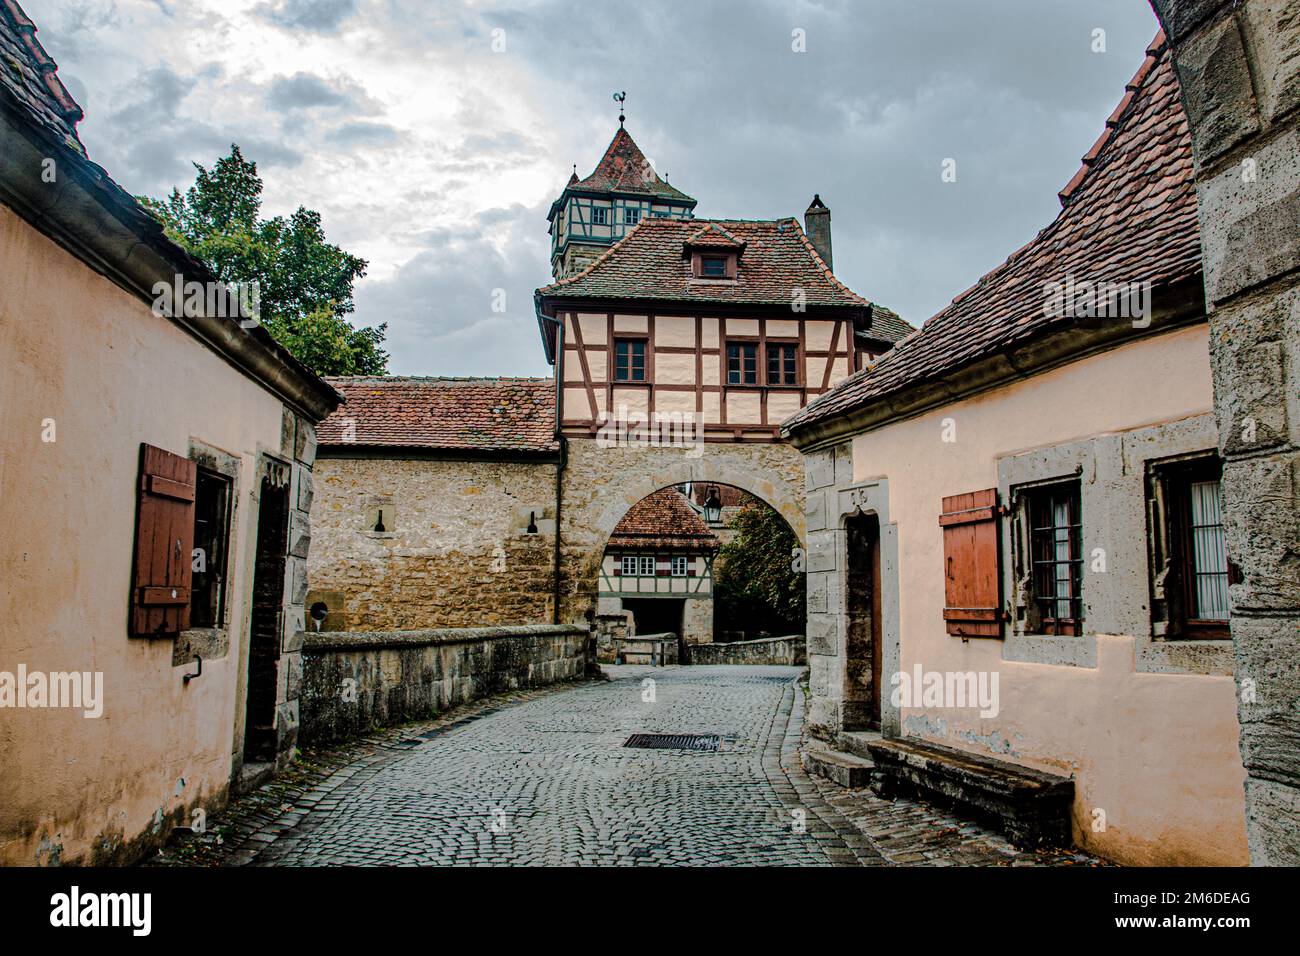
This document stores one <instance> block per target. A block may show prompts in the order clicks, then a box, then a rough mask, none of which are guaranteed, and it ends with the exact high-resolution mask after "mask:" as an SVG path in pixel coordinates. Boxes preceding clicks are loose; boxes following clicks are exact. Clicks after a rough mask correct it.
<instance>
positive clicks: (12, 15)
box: [0, 0, 86, 154]
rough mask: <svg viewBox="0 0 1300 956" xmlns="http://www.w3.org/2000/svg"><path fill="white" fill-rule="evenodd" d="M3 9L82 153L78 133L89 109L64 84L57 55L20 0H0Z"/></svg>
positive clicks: (0, 7)
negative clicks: (47, 46)
mask: <svg viewBox="0 0 1300 956" xmlns="http://www.w3.org/2000/svg"><path fill="white" fill-rule="evenodd" d="M0 10H3V11H4V12H7V13H8V14H9V19H10V21H11V22H12V23H13V27H14V30H15V32H16V33H17V34H18V36H19V38H20V39H21V40H22V43H23V46H24V47H26V48H27V52H28V54H29V55H30V56H31V58H32V60H33V61H34V62H35V64H36V67H37V69H38V71H39V72H40V75H41V80H42V81H43V82H44V84H45V88H46V90H47V91H48V92H49V94H50V96H51V97H53V98H54V102H55V104H56V105H57V106H58V108H59V115H60V117H61V118H62V119H63V121H64V122H65V123H67V124H68V126H69V128H70V129H71V131H72V137H73V139H74V140H76V142H77V144H78V145H79V146H81V152H82V153H83V154H84V153H85V151H86V150H85V146H84V145H82V144H81V137H79V136H78V135H77V124H78V123H79V122H81V121H82V120H83V119H85V117H86V111H85V110H83V109H82V108H81V105H80V104H79V103H77V101H76V100H75V99H74V98H73V96H72V94H71V93H69V92H68V88H67V87H66V86H64V85H63V80H61V79H60V78H59V73H58V70H59V65H58V64H57V63H56V62H55V61H54V57H52V56H50V54H49V53H48V52H46V50H45V47H44V46H43V45H42V43H41V41H40V40H38V39H37V38H36V31H37V26H36V23H35V21H33V20H32V18H31V17H29V16H28V15H27V13H26V12H25V11H24V10H23V8H22V7H21V6H19V5H18V0H0Z"/></svg>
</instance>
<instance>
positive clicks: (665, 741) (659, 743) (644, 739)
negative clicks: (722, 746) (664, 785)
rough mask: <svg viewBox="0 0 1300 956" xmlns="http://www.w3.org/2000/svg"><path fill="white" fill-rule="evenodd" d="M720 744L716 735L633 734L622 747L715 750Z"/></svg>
mask: <svg viewBox="0 0 1300 956" xmlns="http://www.w3.org/2000/svg"><path fill="white" fill-rule="evenodd" d="M720 742H721V739H720V738H719V737H718V735H717V734H633V735H632V736H631V737H629V738H627V742H626V743H625V744H623V746H624V747H644V748H648V749H650V750H717V749H718V744H719V743H720Z"/></svg>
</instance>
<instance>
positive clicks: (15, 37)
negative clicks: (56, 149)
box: [0, 0, 86, 156]
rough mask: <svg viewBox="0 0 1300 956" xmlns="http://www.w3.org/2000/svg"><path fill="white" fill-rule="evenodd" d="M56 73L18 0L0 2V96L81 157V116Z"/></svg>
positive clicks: (34, 26) (53, 64) (82, 148)
mask: <svg viewBox="0 0 1300 956" xmlns="http://www.w3.org/2000/svg"><path fill="white" fill-rule="evenodd" d="M57 71H58V66H57V64H55V62H54V60H53V59H52V58H51V57H50V55H49V54H48V53H46V52H45V48H44V47H42V46H41V42H40V41H39V40H37V39H36V24H34V23H33V22H32V21H31V19H30V18H29V17H28V16H27V14H25V13H24V12H23V8H22V7H20V6H19V5H18V0H0V95H7V96H8V97H10V98H12V99H13V100H15V101H17V103H18V105H19V106H20V107H22V109H23V110H24V111H25V112H26V113H27V114H28V115H29V116H30V118H31V120H32V121H33V122H34V123H36V124H37V125H39V126H43V127H45V128H46V129H47V130H49V131H50V132H53V133H54V134H55V135H57V136H58V138H59V139H61V140H63V142H65V143H67V145H68V146H70V147H71V148H73V149H75V150H76V151H77V152H78V153H81V154H82V155H83V156H84V155H85V153H86V150H85V147H84V146H82V144H81V140H80V139H79V138H78V137H77V123H79V122H80V121H81V118H82V116H83V113H82V110H81V107H80V106H78V105H77V103H76V101H75V100H74V99H73V98H72V96H71V94H69V93H68V90H67V88H66V87H64V85H63V82H62V81H61V80H60V79H59V75H58V72H57Z"/></svg>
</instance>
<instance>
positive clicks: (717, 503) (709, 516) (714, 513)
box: [704, 485, 722, 524]
mask: <svg viewBox="0 0 1300 956" xmlns="http://www.w3.org/2000/svg"><path fill="white" fill-rule="evenodd" d="M704 520H705V521H707V522H708V523H709V524H717V523H718V522H720V521H721V520H722V499H721V498H720V497H719V496H718V488H717V486H716V485H715V486H713V487H711V488H709V493H708V495H707V496H706V497H705V499H704Z"/></svg>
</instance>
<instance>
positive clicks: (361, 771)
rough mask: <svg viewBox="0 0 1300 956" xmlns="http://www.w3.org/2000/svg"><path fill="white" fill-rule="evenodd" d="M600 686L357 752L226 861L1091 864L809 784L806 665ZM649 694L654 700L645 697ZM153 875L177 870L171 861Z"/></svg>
mask: <svg viewBox="0 0 1300 956" xmlns="http://www.w3.org/2000/svg"><path fill="white" fill-rule="evenodd" d="M606 672H607V674H608V675H609V676H610V677H611V678H612V679H611V680H609V681H605V682H590V683H584V684H581V685H577V686H569V687H566V688H563V689H559V690H552V691H546V692H539V693H531V692H530V693H525V694H522V695H510V698H511V699H508V700H506V701H504V702H503V703H501V704H499V705H489V706H486V707H482V708H479V709H478V710H477V711H476V712H471V713H470V714H468V715H467V716H462V717H460V718H459V719H449V720H444V721H442V722H433V723H431V724H429V725H427V726H426V725H420V726H417V727H415V728H406V729H405V731H404V732H403V733H402V734H401V735H400V736H392V735H389V736H388V737H387V738H386V740H385V741H384V742H383V743H382V744H381V745H375V746H370V747H368V748H364V747H363V748H361V750H360V751H357V752H355V753H352V754H350V755H349V759H350V762H348V763H346V764H345V765H343V766H342V767H341V768H339V769H337V770H336V771H335V772H333V773H332V774H330V775H329V776H328V777H325V778H324V779H322V780H320V781H319V782H318V783H317V784H316V785H315V786H313V787H311V788H310V789H308V790H307V791H306V792H304V793H302V794H301V795H299V796H298V797H297V798H295V799H293V800H292V801H291V803H289V804H286V805H284V806H283V807H280V808H278V809H277V814H275V815H272V816H269V817H264V818H263V820H262V821H261V822H259V823H257V824H256V825H254V826H251V827H246V828H245V829H244V831H243V832H242V833H241V834H240V836H239V838H238V839H235V840H232V841H229V842H228V844H227V845H226V846H225V847H224V848H223V854H224V855H223V859H222V861H221V862H224V863H227V864H250V863H251V864H254V865H363V864H381V865H382V864H390V865H391V864H395V865H448V864H477V865H543V864H552V865H577V864H603V865H795V866H825V865H850V866H852V865H888V864H891V863H922V864H930V863H937V864H947V865H953V864H959V865H960V864H965V865H971V864H974V865H1009V864H1010V865H1033V864H1041V863H1049V864H1050V863H1067V864H1068V863H1086V862H1090V860H1089V858H1087V857H1085V856H1083V855H1081V854H1076V853H1055V854H1048V853H1042V854H1028V853H1020V852H1018V851H1016V850H1014V849H1013V848H1012V847H1011V846H1010V845H1009V844H1007V843H1006V842H1005V841H1004V840H1002V839H1001V838H1000V837H998V836H997V835H996V834H992V833H990V832H988V831H986V830H984V829H983V828H981V827H979V826H977V825H975V824H972V823H969V822H966V821H961V820H957V819H955V818H952V817H949V816H947V815H946V814H943V813H939V812H937V811H935V810H933V809H932V808H928V807H925V806H923V805H920V804H914V803H906V802H902V801H900V802H898V803H896V804H891V803H887V802H885V801H882V800H878V799H877V798H875V797H874V796H872V795H871V794H870V793H869V792H866V791H849V792H846V791H843V790H840V789H838V788H837V787H835V786H834V785H832V784H829V783H828V782H826V781H822V780H819V779H815V778H809V777H808V776H807V775H805V773H804V772H803V770H802V769H800V766H799V760H798V746H799V740H800V734H801V730H802V721H803V718H802V713H803V699H804V698H803V692H802V690H801V688H800V687H799V684H798V678H799V675H800V673H801V671H800V669H798V668H791V667H734V666H732V667H727V666H720V667H669V668H648V667H609V668H606ZM647 681H653V685H650V684H647V683H646V682H647ZM651 690H653V700H649V699H644V700H643V697H646V698H649V697H650V696H651V694H650V691H651ZM452 716H453V717H454V716H455V715H454V714H453V715H452ZM634 733H698V734H711V735H717V736H718V737H719V738H720V749H719V750H718V751H717V752H696V751H689V750H655V749H635V748H628V747H625V746H624V742H625V741H626V740H627V739H628V737H629V736H630V735H631V734H634ZM353 758H355V759H353ZM156 862H162V863H167V862H179V861H176V860H174V859H173V860H170V861H169V860H168V859H167V854H166V853H165V854H164V858H163V859H162V860H159V861H156Z"/></svg>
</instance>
